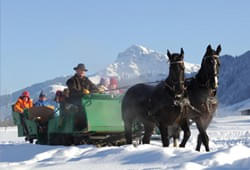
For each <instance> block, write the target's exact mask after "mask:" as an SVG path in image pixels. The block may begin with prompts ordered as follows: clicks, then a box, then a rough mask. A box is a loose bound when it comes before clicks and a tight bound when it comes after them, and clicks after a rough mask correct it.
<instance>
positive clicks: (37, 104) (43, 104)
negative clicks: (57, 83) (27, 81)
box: [34, 100, 55, 110]
mask: <svg viewBox="0 0 250 170" xmlns="http://www.w3.org/2000/svg"><path fill="white" fill-rule="evenodd" d="M34 106H35V107H41V106H45V107H49V108H51V109H53V110H54V109H55V107H54V106H53V104H51V103H50V102H49V101H48V100H45V101H43V100H38V101H37V102H36V103H35V104H34Z"/></svg>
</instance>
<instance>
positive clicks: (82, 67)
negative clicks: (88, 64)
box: [74, 63, 88, 71]
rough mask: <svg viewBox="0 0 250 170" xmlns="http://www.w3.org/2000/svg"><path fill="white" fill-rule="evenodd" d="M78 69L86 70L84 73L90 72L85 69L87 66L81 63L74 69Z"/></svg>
mask: <svg viewBox="0 0 250 170" xmlns="http://www.w3.org/2000/svg"><path fill="white" fill-rule="evenodd" d="M77 69H81V70H84V71H88V70H87V69H86V68H85V65H84V64H82V63H80V64H78V65H77V66H76V67H74V70H77Z"/></svg>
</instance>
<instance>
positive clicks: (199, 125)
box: [196, 121, 209, 152]
mask: <svg viewBox="0 0 250 170" xmlns="http://www.w3.org/2000/svg"><path fill="white" fill-rule="evenodd" d="M196 125H197V128H198V130H199V132H200V134H199V135H198V141H197V146H196V150H197V151H200V147H201V142H202V143H203V145H204V146H205V149H206V151H207V152H209V143H208V142H209V138H208V135H207V132H206V129H205V128H204V127H203V126H202V123H201V121H197V122H196Z"/></svg>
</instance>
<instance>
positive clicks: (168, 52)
mask: <svg viewBox="0 0 250 170" xmlns="http://www.w3.org/2000/svg"><path fill="white" fill-rule="evenodd" d="M167 55H168V58H169V59H170V58H171V56H172V54H171V53H170V51H169V50H167Z"/></svg>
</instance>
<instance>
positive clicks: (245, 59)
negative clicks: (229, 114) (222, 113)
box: [218, 51, 250, 105]
mask: <svg viewBox="0 0 250 170" xmlns="http://www.w3.org/2000/svg"><path fill="white" fill-rule="evenodd" d="M220 62H221V67H220V77H219V91H218V92H219V94H218V95H219V100H220V102H221V103H222V104H224V105H231V104H234V103H238V102H241V101H243V100H246V99H250V76H249V75H250V51H247V52H246V53H244V54H243V55H241V56H237V57H233V56H230V55H225V56H221V57H220Z"/></svg>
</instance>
